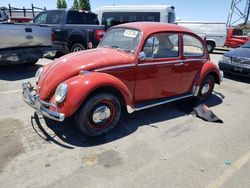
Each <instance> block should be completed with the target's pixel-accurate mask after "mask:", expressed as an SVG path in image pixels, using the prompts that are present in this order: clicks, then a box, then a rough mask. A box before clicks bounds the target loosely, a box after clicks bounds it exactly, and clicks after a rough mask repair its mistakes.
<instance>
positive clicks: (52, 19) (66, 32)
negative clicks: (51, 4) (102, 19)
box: [33, 9, 105, 53]
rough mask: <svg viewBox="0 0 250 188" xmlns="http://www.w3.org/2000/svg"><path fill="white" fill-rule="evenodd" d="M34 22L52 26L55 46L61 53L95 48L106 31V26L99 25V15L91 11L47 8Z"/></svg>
mask: <svg viewBox="0 0 250 188" xmlns="http://www.w3.org/2000/svg"><path fill="white" fill-rule="evenodd" d="M33 22H34V23H37V24H46V25H50V26H52V32H53V37H54V38H53V41H54V48H55V50H56V51H57V52H59V53H69V52H75V51H80V50H84V49H88V48H95V47H96V46H97V45H98V43H99V41H100V40H101V38H102V36H103V35H104V33H105V31H104V30H105V26H102V25H98V24H99V21H98V19H97V15H96V14H94V13H92V12H89V11H82V10H65V9H58V10H45V11H43V12H41V13H40V14H38V15H37V16H36V17H35V18H34V20H33Z"/></svg>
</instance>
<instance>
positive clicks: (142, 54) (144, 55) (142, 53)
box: [138, 52, 146, 61]
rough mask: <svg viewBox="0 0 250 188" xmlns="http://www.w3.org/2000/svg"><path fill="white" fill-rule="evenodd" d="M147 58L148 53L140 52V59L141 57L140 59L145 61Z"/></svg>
mask: <svg viewBox="0 0 250 188" xmlns="http://www.w3.org/2000/svg"><path fill="white" fill-rule="evenodd" d="M145 58H146V54H145V53H144V52H140V53H139V56H138V59H139V60H140V61H144V60H145Z"/></svg>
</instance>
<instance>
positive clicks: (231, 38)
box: [225, 27, 250, 48]
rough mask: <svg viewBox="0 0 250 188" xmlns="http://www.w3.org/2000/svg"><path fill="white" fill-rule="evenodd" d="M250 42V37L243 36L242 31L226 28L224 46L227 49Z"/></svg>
mask: <svg viewBox="0 0 250 188" xmlns="http://www.w3.org/2000/svg"><path fill="white" fill-rule="evenodd" d="M249 40H250V37H249V36H247V35H244V34H243V30H242V29H239V28H234V27H228V28H227V38H226V43H225V46H227V47H229V48H238V47H240V46H241V45H243V44H245V43H246V42H247V41H249Z"/></svg>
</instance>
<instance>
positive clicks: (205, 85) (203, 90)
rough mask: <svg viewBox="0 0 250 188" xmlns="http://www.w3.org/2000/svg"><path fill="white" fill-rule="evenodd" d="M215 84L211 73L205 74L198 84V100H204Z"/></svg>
mask: <svg viewBox="0 0 250 188" xmlns="http://www.w3.org/2000/svg"><path fill="white" fill-rule="evenodd" d="M214 84H215V78H214V76H213V75H207V76H206V77H205V78H204V79H203V81H202V82H201V85H200V90H199V93H198V98H199V99H200V100H202V101H203V100H206V99H207V98H208V97H209V96H210V95H211V94H212V92H213V90H214Z"/></svg>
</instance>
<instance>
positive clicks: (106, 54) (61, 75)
mask: <svg viewBox="0 0 250 188" xmlns="http://www.w3.org/2000/svg"><path fill="white" fill-rule="evenodd" d="M132 59H133V56H132V55H130V54H127V53H125V52H122V51H118V50H116V49H110V48H96V49H93V50H85V51H81V52H75V53H71V54H68V55H65V56H62V57H61V58H59V59H57V60H55V61H53V62H52V63H50V64H48V65H45V66H44V71H43V74H42V75H41V77H40V80H39V83H38V87H37V88H38V94H39V96H40V98H41V99H42V100H49V99H50V98H51V96H52V95H53V94H54V92H55V90H56V88H57V86H58V85H59V84H60V83H62V82H64V81H65V80H67V79H69V78H71V77H74V76H76V75H78V74H79V72H80V71H81V70H88V71H92V70H95V69H97V68H98V69H99V68H104V67H109V66H114V65H121V64H129V63H131V62H132Z"/></svg>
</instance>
